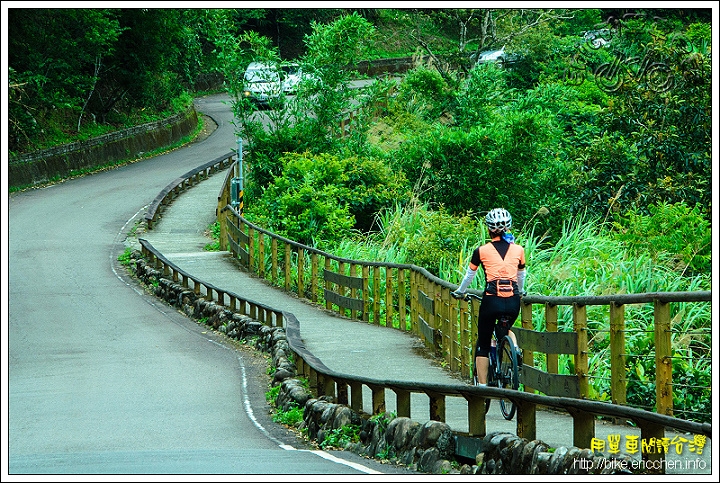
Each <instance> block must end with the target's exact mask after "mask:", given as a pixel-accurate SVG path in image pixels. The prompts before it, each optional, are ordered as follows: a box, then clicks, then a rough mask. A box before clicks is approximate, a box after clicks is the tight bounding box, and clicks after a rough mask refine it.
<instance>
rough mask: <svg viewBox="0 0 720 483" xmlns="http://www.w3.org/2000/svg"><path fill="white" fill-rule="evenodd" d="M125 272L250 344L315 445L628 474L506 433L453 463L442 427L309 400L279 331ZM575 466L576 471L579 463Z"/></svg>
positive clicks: (605, 461)
mask: <svg viewBox="0 0 720 483" xmlns="http://www.w3.org/2000/svg"><path fill="white" fill-rule="evenodd" d="M130 267H131V269H132V270H133V271H134V273H135V275H136V276H137V277H138V278H139V279H140V280H141V281H142V282H143V283H145V284H146V285H147V286H149V287H153V291H154V294H155V295H156V296H157V297H160V298H162V299H163V300H165V301H166V302H168V303H170V304H172V305H173V306H175V307H177V308H179V309H180V310H181V311H182V312H183V313H185V314H186V315H188V316H190V317H192V318H195V319H197V320H203V322H204V323H205V324H207V325H208V326H210V327H212V328H213V329H216V330H218V331H220V332H223V333H225V334H226V335H227V336H228V337H231V338H233V339H237V340H245V339H252V340H254V345H255V347H256V348H257V349H259V350H262V351H264V352H267V353H270V354H271V356H272V367H274V368H275V372H274V375H273V381H272V385H273V386H277V385H280V391H279V394H278V396H277V400H276V406H277V408H278V410H279V411H283V412H286V411H288V410H290V409H291V408H292V407H293V406H295V405H297V406H298V407H303V408H304V416H303V421H302V423H301V425H300V427H299V428H298V429H301V430H305V431H306V435H307V437H308V438H310V439H311V440H314V441H316V442H317V443H322V442H323V441H324V440H325V438H326V436H327V435H328V434H329V433H330V432H331V431H332V430H335V429H339V428H342V427H343V426H347V425H356V426H358V427H359V428H360V432H359V434H360V441H359V442H357V443H349V444H348V445H347V446H346V447H345V448H343V449H345V450H347V451H352V452H355V453H357V454H360V455H365V456H369V457H371V458H379V459H383V460H387V461H389V462H393V463H396V464H400V465H404V466H407V467H409V468H412V469H414V470H416V471H419V472H423V473H431V474H539V475H560V474H577V475H581V474H583V475H585V474H629V473H631V472H630V471H629V470H628V468H632V465H630V461H631V460H630V458H629V457H628V456H625V455H618V456H612V457H606V456H604V455H602V454H600V453H597V454H595V453H593V452H591V451H590V450H580V449H579V448H575V447H570V448H566V447H561V448H557V449H555V450H554V451H552V450H551V449H550V448H549V447H548V446H547V444H545V443H544V442H542V441H540V440H534V441H528V440H526V439H522V438H519V437H517V436H516V435H514V434H510V433H497V432H496V433H489V434H487V435H486V436H485V438H483V444H482V448H483V449H482V452H480V453H479V454H478V455H477V456H476V457H475V463H474V464H472V463H471V462H466V463H463V464H461V463H458V462H457V460H456V458H455V434H454V432H453V431H452V429H451V428H450V426H448V425H447V424H445V423H442V422H439V421H427V422H425V423H424V424H420V423H419V422H417V421H413V420H411V419H409V418H405V417H394V415H392V414H390V413H385V414H384V415H380V416H375V417H370V415H368V414H358V413H356V412H354V411H353V410H352V409H351V408H350V407H348V406H347V405H343V404H337V403H336V402H335V401H334V399H333V398H331V397H328V396H321V397H319V398H316V397H314V396H313V394H312V393H311V392H310V390H309V389H308V388H307V387H305V385H304V384H303V382H301V381H300V379H298V378H297V373H296V368H295V365H294V364H293V363H292V362H291V360H290V357H289V355H290V353H291V350H290V347H289V345H288V342H287V338H286V335H285V329H284V328H282V327H269V326H266V325H264V324H262V323H261V322H258V321H256V320H254V319H252V318H251V317H248V316H247V315H241V314H238V313H235V312H233V311H231V310H229V309H227V308H226V307H224V306H222V305H218V304H216V303H214V302H211V301H208V300H206V299H205V298H204V297H202V296H200V295H198V294H196V293H195V292H194V291H193V290H190V289H189V288H187V287H183V286H182V285H181V284H179V283H177V282H174V281H172V280H170V279H168V278H164V277H163V275H162V272H161V271H160V270H157V269H155V268H153V267H151V266H150V265H148V264H147V263H146V261H145V259H144V258H143V256H142V254H141V253H140V252H139V251H137V250H136V251H134V252H133V254H132V255H131V263H130ZM580 462H582V464H580Z"/></svg>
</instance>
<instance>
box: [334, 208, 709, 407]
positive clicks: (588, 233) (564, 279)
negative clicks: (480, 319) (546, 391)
mask: <svg viewBox="0 0 720 483" xmlns="http://www.w3.org/2000/svg"><path fill="white" fill-rule="evenodd" d="M426 210H429V208H428V207H427V206H426V205H420V206H418V205H411V206H408V207H405V208H403V207H399V206H398V207H396V208H395V209H394V210H391V211H389V212H386V213H384V214H383V215H381V216H380V217H379V218H378V227H379V231H378V232H377V233H375V234H373V235H372V236H370V237H366V238H360V237H359V238H358V239H356V240H345V241H343V242H342V243H341V244H339V245H338V246H337V247H335V248H334V249H333V253H335V254H336V255H338V256H341V257H345V258H353V259H363V260H374V261H385V262H391V263H413V260H412V259H411V258H410V257H409V254H408V253H409V252H408V249H407V247H408V246H409V245H410V240H411V239H412V237H413V236H416V235H418V234H419V233H420V231H421V230H422V229H423V220H424V219H425V217H426V216H427V211H426ZM458 229H459V230H461V229H463V225H461V224H458ZM515 236H516V239H517V243H519V244H521V245H523V246H524V247H525V250H526V258H527V267H528V278H527V285H526V289H527V290H528V292H530V293H532V294H540V295H547V296H583V295H584V296H597V295H611V294H632V293H648V292H678V291H697V290H709V288H710V274H701V275H696V276H692V277H687V276H683V275H682V274H681V273H679V272H677V271H675V270H673V268H672V267H673V262H672V260H671V259H670V258H669V257H668V259H667V263H664V260H663V258H659V259H658V257H657V255H656V254H651V253H647V254H645V253H640V254H637V253H631V251H630V250H629V249H628V247H626V246H624V245H623V243H621V242H620V241H618V239H617V238H616V237H615V236H614V234H613V232H612V230H611V227H610V225H608V224H604V223H602V222H601V221H600V220H598V219H588V218H585V217H577V218H575V219H573V220H571V221H570V222H568V223H566V224H565V225H564V227H563V229H562V232H561V233H560V234H559V237H558V241H557V243H555V244H554V245H548V244H547V243H546V240H545V238H544V237H543V236H538V235H536V234H535V233H534V232H533V231H532V229H531V230H530V232H529V233H521V232H517V233H515ZM462 240H463V242H462V243H461V245H460V246H459V247H457V248H456V251H455V252H454V254H453V255H447V254H445V257H444V258H442V259H440V260H438V261H437V266H438V267H440V269H439V273H438V276H439V277H440V278H442V279H444V280H447V281H450V282H452V283H458V282H459V280H460V278H461V277H462V275H463V274H464V271H465V268H466V267H467V262H468V261H469V258H470V253H471V252H472V250H473V249H474V248H475V247H476V246H478V245H479V244H482V243H485V242H486V239H484V238H482V237H475V238H473V237H472V236H470V235H469V234H468V236H467V237H465V238H463V239H462ZM653 256H655V258H653ZM481 278H482V277H481V276H478V277H476V280H477V282H476V283H475V284H474V285H478V284H482V280H478V279H481ZM383 283H384V281H383ZM478 286H479V285H478ZM587 316H588V329H589V331H588V334H589V351H590V357H589V361H590V370H589V373H590V374H591V375H592V378H591V381H590V384H591V387H590V391H591V397H592V398H594V399H599V400H607V399H609V398H610V363H609V361H610V352H609V351H610V349H609V308H608V307H606V306H588V307H587ZM671 316H672V344H673V351H674V354H673V358H674V359H673V367H674V369H675V371H676V374H677V376H676V380H675V382H674V388H673V391H674V398H675V406H676V408H677V409H676V411H677V412H678V414H679V415H681V417H686V418H691V419H697V420H701V421H704V420H709V417H710V414H711V410H710V401H711V398H710V376H711V370H710V346H711V325H710V322H711V306H710V304H705V303H693V304H691V303H680V304H673V306H672V314H671ZM544 324H545V321H544V309H543V307H542V306H536V307H535V308H534V309H533V325H534V328H535V330H540V331H542V330H545V326H544ZM625 324H626V334H625V340H626V353H627V356H626V357H627V359H626V360H627V377H628V389H627V396H628V404H631V405H634V406H637V407H643V408H645V409H652V407H649V405H648V401H654V400H655V386H654V374H655V360H654V319H653V308H652V304H634V305H628V306H626V309H625ZM558 330H561V331H572V330H573V321H572V308H571V307H560V308H559V310H558ZM536 364H537V365H538V366H539V367H540V368H542V369H544V368H545V360H544V358H538V360H537V361H536ZM559 366H560V367H559V371H560V373H565V374H573V373H574V360H573V357H572V356H561V357H560V364H559Z"/></svg>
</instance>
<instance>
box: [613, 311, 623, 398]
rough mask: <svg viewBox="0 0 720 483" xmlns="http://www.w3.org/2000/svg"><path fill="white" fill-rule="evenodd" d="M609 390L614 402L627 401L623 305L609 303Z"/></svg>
mask: <svg viewBox="0 0 720 483" xmlns="http://www.w3.org/2000/svg"><path fill="white" fill-rule="evenodd" d="M610 392H611V397H612V402H613V403H614V404H625V403H626V401H627V377H626V376H625V306H624V305H622V304H616V303H614V302H612V303H610Z"/></svg>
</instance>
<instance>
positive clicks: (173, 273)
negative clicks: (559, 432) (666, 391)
mask: <svg viewBox="0 0 720 483" xmlns="http://www.w3.org/2000/svg"><path fill="white" fill-rule="evenodd" d="M140 244H141V246H142V253H143V256H144V257H145V258H146V260H148V263H149V264H151V265H152V266H154V267H155V268H156V269H158V270H159V271H161V273H162V274H163V275H162V276H163V277H164V278H166V279H167V280H172V281H173V282H176V283H180V284H181V285H182V286H183V287H187V288H188V289H192V290H193V291H194V292H195V293H196V294H198V295H200V296H203V297H205V298H206V299H207V300H208V301H213V302H215V303H217V304H219V305H222V306H225V307H227V308H228V309H229V310H232V311H235V312H237V313H240V314H244V315H248V316H250V317H252V318H254V319H255V320H258V321H259V322H261V323H263V324H265V325H268V326H274V327H283V328H285V331H286V338H287V341H288V345H289V347H290V349H291V350H292V352H293V354H294V355H295V361H296V365H297V369H298V375H300V376H303V377H306V378H307V380H308V381H309V384H310V388H311V390H312V391H313V393H314V394H316V395H317V396H323V395H326V396H332V397H333V398H335V400H336V401H337V402H338V403H340V404H347V405H348V406H350V407H351V408H352V409H353V410H355V411H357V412H360V413H362V412H364V407H365V406H364V400H363V386H364V387H367V388H369V389H370V391H371V394H372V413H373V414H381V413H383V412H385V410H386V399H385V398H386V396H385V390H389V391H391V392H392V393H393V394H395V397H396V409H397V415H398V416H404V417H411V413H412V407H411V395H412V394H424V395H426V396H428V404H429V414H430V419H432V420H435V421H442V422H445V421H446V414H445V408H446V402H447V398H448V397H453V398H457V399H458V400H462V401H465V402H466V404H467V418H468V424H467V427H468V432H467V433H464V432H457V434H459V435H460V436H469V437H481V436H484V435H485V434H486V433H487V427H486V421H485V410H484V404H485V399H487V398H491V399H499V398H509V399H512V400H513V401H514V402H515V403H516V404H517V407H518V414H517V434H518V436H520V437H523V438H526V439H528V440H533V439H536V425H535V421H536V417H535V414H536V412H537V409H538V407H551V408H555V409H559V410H562V411H565V412H567V413H569V414H570V415H571V416H572V418H573V421H574V431H573V434H574V437H573V438H574V439H573V444H574V445H575V446H577V447H581V448H588V447H590V443H591V439H592V438H593V437H594V424H591V425H589V426H588V425H587V424H586V423H585V418H584V417H583V416H584V415H586V414H591V415H599V416H609V417H618V418H622V419H625V420H630V421H633V422H634V423H636V424H637V425H638V427H640V428H641V437H642V438H643V439H647V438H651V437H655V438H658V437H660V438H662V437H663V434H664V429H665V428H672V429H675V430H679V431H684V432H688V433H693V434H697V435H703V436H706V437H708V438H710V437H712V426H711V425H710V424H707V423H697V422H693V421H686V420H682V419H678V418H675V417H671V416H666V415H662V414H657V413H653V412H650V411H644V410H641V409H636V408H631V407H626V406H619V405H616V404H610V403H606V402H599V401H588V400H583V399H576V398H568V397H557V396H546V395H540V394H532V393H526V392H520V391H513V390H507V389H500V388H495V387H487V386H486V387H476V386H470V385H466V384H432V383H417V382H408V381H393V380H385V379H374V378H367V377H360V376H356V375H352V374H343V373H338V372H335V371H332V370H330V369H329V368H327V367H326V366H325V365H324V364H323V363H322V361H320V360H319V359H317V357H315V356H314V355H313V354H312V353H311V352H309V351H308V350H307V348H306V347H305V345H304V342H303V340H302V336H301V327H300V322H299V321H298V320H297V318H296V317H295V315H294V314H292V313H290V312H287V311H283V310H280V309H277V308H273V307H269V306H267V305H265V304H262V303H258V302H253V301H252V300H249V299H246V298H244V297H242V296H240V295H238V294H236V293H233V292H231V291H227V290H224V289H222V288H219V287H216V286H214V285H213V284H210V283H208V282H205V281H203V280H201V279H199V278H197V277H195V276H193V275H192V274H189V273H187V272H186V271H184V270H182V269H181V268H179V267H177V266H176V265H175V264H174V263H173V262H171V261H169V260H168V259H167V258H166V257H165V256H163V255H162V254H161V253H160V252H158V251H157V249H156V248H154V247H153V246H152V244H151V243H150V242H148V241H147V240H145V239H140ZM643 458H651V459H652V458H657V455H656V454H654V453H648V454H643Z"/></svg>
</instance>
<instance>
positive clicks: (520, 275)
mask: <svg viewBox="0 0 720 483" xmlns="http://www.w3.org/2000/svg"><path fill="white" fill-rule="evenodd" d="M526 273H527V272H526V271H525V269H524V268H523V269H522V270H518V273H517V279H518V280H517V284H518V291H519V292H520V293H521V294H524V293H525V288H524V287H525V275H526Z"/></svg>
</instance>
